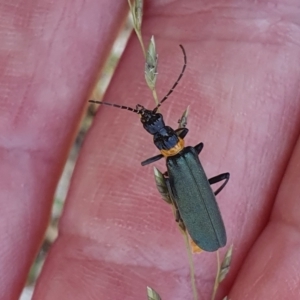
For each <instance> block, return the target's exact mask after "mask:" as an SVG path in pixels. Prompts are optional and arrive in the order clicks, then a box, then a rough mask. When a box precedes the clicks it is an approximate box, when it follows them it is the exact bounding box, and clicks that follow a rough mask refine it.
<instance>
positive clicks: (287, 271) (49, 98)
mask: <svg viewBox="0 0 300 300" xmlns="http://www.w3.org/2000/svg"><path fill="white" fill-rule="evenodd" d="M299 9H300V8H299V4H298V2H297V1H281V2H280V3H278V2H276V1H260V2H255V3H253V2H251V1H243V2H242V1H201V2H200V1H189V2H187V1H176V2H170V1H167V2H166V1H155V2H154V1H148V2H147V4H146V7H145V15H144V23H143V36H144V39H145V43H146V44H147V43H148V40H149V38H150V36H151V35H152V34H153V35H154V36H155V40H156V44H157V51H158V53H159V77H158V83H157V91H158V94H159V96H160V98H161V97H163V96H164V94H166V93H167V91H168V89H169V87H171V85H172V84H173V82H174V81H175V80H176V78H177V76H178V74H179V73H180V70H181V67H182V63H183V58H182V54H181V51H180V48H179V47H178V45H179V44H183V45H184V47H185V49H186V52H187V57H188V66H187V70H186V73H185V75H184V77H183V78H182V80H181V82H180V83H179V85H178V86H177V88H176V90H175V92H174V93H173V94H172V96H171V97H170V99H168V100H167V101H166V103H164V105H163V106H162V109H161V111H162V113H163V114H164V117H165V120H166V123H167V124H168V125H170V126H173V127H176V126H177V124H176V123H177V120H178V118H179V117H180V115H181V114H182V112H183V111H184V109H185V108H186V107H187V105H190V116H189V123H188V128H189V130H190V131H189V134H188V136H187V137H186V138H185V140H186V144H187V145H195V144H197V143H199V142H200V141H202V142H203V143H204V149H203V151H202V152H201V154H200V159H201V161H202V162H203V165H204V168H205V170H206V172H207V175H208V176H209V177H213V176H215V175H217V174H219V173H223V172H226V171H229V172H230V173H231V179H230V181H229V183H228V185H227V186H226V188H225V189H224V190H223V191H222V193H220V195H218V197H217V198H218V203H219V206H220V210H221V212H222V215H223V218H224V222H225V225H226V228H227V234H228V245H229V244H231V243H233V245H234V256H233V261H232V267H231V270H230V274H229V275H228V278H226V280H225V281H224V282H223V283H222V285H221V287H220V290H219V293H218V299H222V298H223V297H224V296H225V295H229V298H230V299H231V300H235V299H244V300H247V299H251V300H253V299H272V300H276V299H299V294H300V280H299V275H300V271H299V269H300V266H299V262H300V254H299V253H300V252H299V250H298V249H299V246H300V238H299V236H300V235H299V226H300V218H299V215H300V204H299V194H300V185H299V179H300V168H299V167H300V142H299V141H298V135H299V128H300V127H299V126H300V103H299V92H300V88H299V78H300V68H299V65H300V48H299V42H298V41H299V40H300V29H299V28H300V27H299V21H298V20H299V18H298V16H299ZM126 10H127V3H126V1H123V2H121V1H116V0H111V1H103V0H102V1H101V0H97V1H93V0H90V1H79V0H73V1H67V0H62V1H59V2H53V3H52V2H48V1H43V0H39V1H23V2H20V3H16V4H11V1H1V3H0V16H1V17H0V22H1V26H0V40H1V44H0V70H1V84H0V97H1V110H0V113H1V115H0V130H1V134H0V140H1V150H0V159H1V168H0V176H1V180H0V205H1V210H0V211H1V218H0V237H1V248H0V265H1V273H2V274H1V281H0V299H18V297H19V294H20V292H21V290H22V288H23V286H24V283H25V281H26V277H27V274H28V270H29V268H30V265H31V263H32V262H33V260H34V257H35V255H36V253H37V251H38V249H39V246H40V244H41V242H42V239H43V234H44V232H45V229H46V226H47V224H48V220H49V215H50V209H51V204H52V199H53V194H54V191H55V187H56V184H57V182H58V180H59V176H60V174H61V171H62V169H63V166H64V163H65V161H66V158H67V154H68V151H69V149H70V145H71V143H72V141H73V139H74V135H75V134H76V130H77V128H78V124H79V122H80V119H81V117H82V115H83V113H84V109H85V107H86V100H87V97H88V95H89V92H90V90H91V88H92V86H93V84H94V82H95V78H96V76H97V73H98V70H99V68H100V67H101V66H102V65H103V62H104V60H105V58H106V57H107V54H108V52H109V49H110V47H111V44H112V42H113V40H114V38H115V36H116V34H117V31H118V30H119V28H120V27H121V25H122V23H123V21H124V19H125V16H126V13H127V11H126ZM143 65H144V61H143V56H142V53H141V49H140V46H139V44H138V41H137V39H136V37H135V36H134V35H133V36H132V37H131V38H130V40H129V43H128V46H127V48H126V50H125V52H124V55H123V57H122V59H121V62H120V64H119V66H118V68H117V71H116V73H115V76H114V78H113V80H112V83H111V85H110V88H109V90H108V92H107V94H106V96H105V100H106V101H109V102H113V103H117V104H123V105H128V106H135V105H136V104H137V103H139V104H142V105H144V106H146V107H149V108H151V107H154V102H153V99H152V97H151V93H150V92H149V90H148V89H147V87H146V84H145V83H144V78H143ZM156 154H158V150H157V149H155V147H154V146H153V144H152V138H151V136H149V135H148V134H147V133H146V132H145V131H144V130H143V128H142V126H141V124H140V122H139V118H138V117H137V116H136V115H134V114H132V113H130V112H126V111H122V110H118V109H115V108H111V107H100V108H99V111H98V113H97V116H96V118H95V122H94V124H93V126H92V128H91V129H90V131H89V133H88V135H87V137H86V139H85V142H84V145H83V148H82V151H81V153H80V156H79V159H78V162H77V165H76V169H75V172H74V176H73V178H72V183H71V187H70V190H69V193H68V197H67V200H66V205H65V208H64V212H63V216H62V218H61V222H60V225H59V237H58V239H57V241H56V242H55V244H54V245H53V247H52V249H51V250H50V253H49V255H48V257H47V259H46V262H45V265H44V268H43V271H42V274H41V276H40V278H39V280H38V282H37V287H36V290H35V294H34V297H33V299H35V300H36V299H43V300H48V299H60V300H64V299H74V300H76V299H88V300H90V299H112V300H118V299H126V300H127V299H134V300H135V299H145V298H146V286H147V285H149V286H151V287H153V288H155V289H156V290H157V291H158V292H159V293H160V295H161V296H162V299H165V300H168V299H172V300H177V299H178V300H182V299H192V292H191V286H190V280H189V269H188V261H187V255H186V252H185V246H184V242H183V239H182V237H181V235H180V233H179V231H178V229H177V226H176V224H175V222H174V218H173V215H172V212H171V209H170V207H169V206H168V205H167V204H165V203H164V202H163V201H161V199H160V196H159V194H158V192H157V190H156V187H155V183H154V179H153V168H152V166H151V165H150V166H147V167H141V165H140V162H141V161H143V160H145V159H147V158H149V157H151V156H154V155H156ZM155 165H156V166H157V167H159V169H160V170H161V171H163V170H165V166H164V162H163V161H161V162H158V163H155ZM221 253H222V254H223V253H224V250H222V252H221ZM195 270H196V271H195V272H196V278H197V287H198V292H199V295H200V297H199V298H200V299H209V297H210V294H211V291H212V285H213V280H214V276H215V271H216V259H215V254H212V253H201V254H200V255H196V256H195Z"/></svg>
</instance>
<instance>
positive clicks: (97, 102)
mask: <svg viewBox="0 0 300 300" xmlns="http://www.w3.org/2000/svg"><path fill="white" fill-rule="evenodd" d="M89 102H91V103H96V104H104V105H108V106H113V107H117V108H121V109H126V110H129V111H132V112H134V113H137V114H138V113H139V112H140V111H139V110H137V109H134V108H131V107H129V106H124V105H118V104H113V103H109V102H102V101H96V100H89Z"/></svg>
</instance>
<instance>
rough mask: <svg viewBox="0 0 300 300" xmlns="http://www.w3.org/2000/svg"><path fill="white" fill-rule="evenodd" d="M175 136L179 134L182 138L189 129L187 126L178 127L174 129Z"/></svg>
mask: <svg viewBox="0 0 300 300" xmlns="http://www.w3.org/2000/svg"><path fill="white" fill-rule="evenodd" d="M175 132H176V134H177V136H179V137H180V138H181V139H184V138H185V136H186V135H187V134H188V132H189V130H188V129H187V128H178V129H176V130H175Z"/></svg>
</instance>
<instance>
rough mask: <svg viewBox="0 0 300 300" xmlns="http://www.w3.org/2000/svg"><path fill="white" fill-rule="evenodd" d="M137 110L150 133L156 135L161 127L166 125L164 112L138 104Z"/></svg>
mask: <svg viewBox="0 0 300 300" xmlns="http://www.w3.org/2000/svg"><path fill="white" fill-rule="evenodd" d="M136 110H137V111H138V114H139V115H140V117H141V122H142V124H143V127H144V128H145V130H147V131H148V132H149V133H150V134H152V135H154V134H155V133H157V132H158V131H159V130H160V129H161V128H163V127H165V122H164V119H163V116H162V114H160V113H157V112H156V111H154V110H149V109H146V108H145V107H144V106H142V105H139V104H138V105H137V106H136Z"/></svg>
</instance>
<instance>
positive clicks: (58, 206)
mask: <svg viewBox="0 0 300 300" xmlns="http://www.w3.org/2000/svg"><path fill="white" fill-rule="evenodd" d="M132 28H133V26H132V19H131V17H130V16H128V18H127V21H126V23H125V24H124V27H123V28H122V29H121V31H120V33H119V35H118V37H117V39H116V40H115V43H114V45H113V47H112V50H111V53H110V55H109V57H108V59H107V61H106V64H105V66H104V68H103V70H101V73H100V76H99V80H98V82H97V83H96V85H95V88H94V91H93V93H92V95H91V99H94V100H101V99H102V97H103V95H104V93H105V91H106V89H107V87H108V85H109V82H110V80H111V77H112V75H113V73H114V70H115V69H116V66H117V64H118V62H119V59H120V57H121V55H122V53H123V51H124V49H125V47H126V44H127V41H128V39H129V36H130V34H131V32H132ZM141 51H142V50H141ZM96 108H97V105H90V106H89V108H88V110H87V112H86V116H85V117H84V118H83V120H82V123H81V126H80V128H79V131H78V134H77V137H76V139H75V142H74V145H73V147H72V149H71V151H70V154H69V157H68V160H67V161H66V165H65V167H64V171H63V173H62V175H61V178H60V181H59V183H58V186H57V189H56V192H55V196H54V201H53V207H52V215H51V221H50V224H49V226H48V228H47V231H46V233H45V237H44V241H43V244H42V246H41V249H40V251H39V253H38V255H37V257H36V259H35V262H34V263H33V265H32V266H31V270H30V272H29V275H28V278H27V283H26V286H25V287H24V290H23V292H22V295H21V297H20V300H30V299H31V297H32V295H33V291H34V286H35V282H36V280H37V278H38V276H39V274H40V271H41V269H42V267H43V263H44V261H45V258H46V256H47V253H48V250H49V249H50V247H51V245H52V243H53V242H54V241H55V239H56V238H57V234H58V223H59V218H60V216H61V213H62V209H63V206H64V202H65V199H66V196H67V192H68V188H69V184H70V180H71V176H72V173H73V170H74V166H75V163H76V160H77V157H78V153H79V151H80V148H81V145H82V142H83V139H84V136H85V134H86V132H87V130H88V129H89V127H90V125H91V123H92V120H93V117H94V114H95V111H96Z"/></svg>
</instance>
